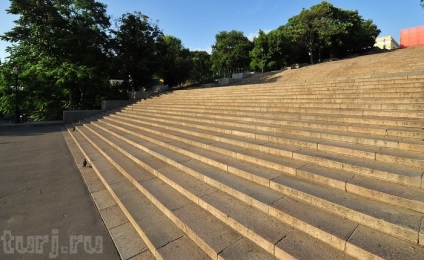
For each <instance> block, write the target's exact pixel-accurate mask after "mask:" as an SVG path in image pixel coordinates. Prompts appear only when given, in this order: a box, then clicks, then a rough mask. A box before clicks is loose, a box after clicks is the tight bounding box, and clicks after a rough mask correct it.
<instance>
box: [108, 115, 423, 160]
mask: <svg viewBox="0 0 424 260" xmlns="http://www.w3.org/2000/svg"><path fill="white" fill-rule="evenodd" d="M112 118H116V119H117V120H123V121H125V120H126V121H129V122H130V123H131V122H134V123H138V122H140V123H145V124H149V125H151V126H156V127H163V128H165V129H168V130H173V131H183V132H187V131H193V130H194V131H196V132H199V131H200V132H202V130H207V131H211V130H212V131H214V130H216V129H218V130H217V131H218V133H219V134H220V135H221V137H222V134H224V135H228V138H227V139H226V140H227V141H228V142H231V141H232V139H234V135H240V136H242V137H243V136H245V137H249V135H248V134H245V135H243V134H241V133H242V132H245V133H249V132H251V131H249V130H247V131H242V130H240V129H236V130H237V131H238V132H235V131H231V130H228V131H225V129H222V128H217V127H209V128H205V127H204V126H199V124H198V123H196V122H190V121H188V122H187V121H186V122H184V121H185V120H184V119H183V118H179V119H180V120H178V118H176V120H178V121H174V120H173V119H170V118H172V117H167V118H161V116H159V115H157V116H155V117H151V116H145V117H143V116H139V115H133V114H130V115H129V114H128V113H126V114H117V115H111V116H110V117H109V119H112ZM187 128H190V129H189V130H187ZM265 128H266V129H268V130H269V129H270V128H269V127H268V128H267V126H265ZM329 128H330V129H331V127H329ZM195 129H196V130H195ZM254 133H258V134H260V133H261V132H258V130H256V131H255V132H254ZM269 135H270V134H269ZM271 136H272V135H271ZM356 136H357V135H356ZM205 137H207V138H212V139H214V138H215V135H214V134H206V136H205ZM250 137H251V139H255V138H254V137H255V136H254V135H253V137H252V136H250ZM284 138H286V140H285V141H283V140H282V139H284ZM369 138H370V137H369V136H367V139H366V140H370V139H369ZM378 138H379V139H381V138H380V137H378ZM256 139H257V138H256ZM278 140H279V143H281V144H283V143H284V144H286V145H293V146H294V148H296V147H297V148H299V147H300V148H310V149H314V150H322V151H327V152H330V153H340V154H345V155H349V156H354V157H360V158H365V159H371V160H376V161H381V162H384V163H387V162H390V160H391V159H393V158H395V157H396V163H399V164H402V165H405V166H411V167H418V168H420V167H422V166H423V159H424V155H420V154H416V153H410V152H405V151H400V150H398V149H396V148H399V147H400V146H399V141H398V139H393V138H385V139H384V140H381V142H386V143H387V142H389V141H390V142H391V146H392V148H393V149H392V150H389V149H387V148H381V144H378V143H377V144H378V145H377V146H376V145H374V146H369V145H370V142H368V143H365V145H368V146H363V145H358V141H356V143H355V142H353V143H352V144H349V143H345V142H342V141H344V140H340V141H339V142H334V141H325V140H321V139H316V138H314V137H310V138H301V137H298V135H293V136H290V135H287V134H279V135H278ZM377 140H378V139H377ZM271 141H272V140H271ZM266 142H269V140H268V141H266ZM363 142H365V141H363ZM376 142H377V141H376V140H374V141H373V142H371V144H374V143H376ZM403 142H406V141H405V140H403V141H402V145H403ZM409 143H410V142H409ZM259 149H261V148H259ZM277 154H279V153H278V152H277ZM377 154H378V155H379V156H377ZM390 155H391V156H390ZM288 156H292V154H289V155H288Z"/></svg>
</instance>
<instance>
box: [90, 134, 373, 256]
mask: <svg viewBox="0 0 424 260" xmlns="http://www.w3.org/2000/svg"><path fill="white" fill-rule="evenodd" d="M88 129H89V130H90V131H91V132H92V133H93V134H95V135H96V136H97V137H98V138H100V139H102V140H103V141H104V142H106V143H108V144H109V145H111V146H113V147H114V148H115V149H116V150H118V151H119V152H120V153H122V154H123V155H124V156H126V157H127V158H128V159H130V160H132V161H133V162H135V163H136V164H137V165H139V166H140V167H142V168H143V169H146V170H147V171H149V172H150V173H152V174H153V175H155V176H156V177H158V178H159V179H161V180H162V181H163V182H165V183H166V184H167V185H169V186H170V187H172V188H174V189H175V190H177V191H178V192H180V193H181V194H183V195H184V196H185V197H186V198H188V199H189V200H190V201H192V202H193V203H195V204H197V205H198V206H200V207H201V208H203V209H205V210H206V211H208V212H210V213H211V214H212V215H214V216H215V217H217V218H218V219H219V220H221V221H223V222H224V223H225V224H227V225H229V226H230V227H232V228H233V229H235V230H238V231H239V232H241V234H242V235H244V236H246V237H247V238H249V240H251V241H253V242H254V243H257V244H258V245H259V246H261V242H264V244H265V245H266V246H261V247H262V248H264V249H265V250H267V251H268V252H270V253H274V254H275V249H274V252H272V251H270V250H269V247H270V245H269V243H268V242H266V240H265V239H264V238H261V237H259V238H258V237H257V235H256V233H255V232H254V231H252V230H248V229H247V228H246V227H244V226H243V225H242V224H240V223H236V222H235V221H231V220H230V219H228V216H227V215H226V214H225V213H223V212H222V211H220V210H219V209H218V208H216V207H214V206H213V205H210V204H209V203H208V202H206V201H205V200H203V199H202V198H201V197H198V196H196V195H195V194H193V193H191V192H190V191H189V190H187V189H186V188H184V187H183V186H181V185H179V184H177V183H175V182H174V181H173V180H171V179H169V178H168V177H166V176H165V175H163V174H162V173H161V172H160V169H158V170H155V169H153V168H151V167H150V166H149V165H147V164H145V163H144V162H143V161H141V160H139V159H137V158H135V157H134V156H133V155H132V154H130V153H128V152H126V151H125V150H124V149H123V148H121V147H119V146H117V145H115V144H113V143H112V142H111V141H109V140H108V139H107V138H105V137H103V136H102V135H101V134H99V133H97V132H95V130H93V129H90V128H88ZM153 153H154V152H153ZM109 158H110V157H109V156H108V158H107V159H108V160H109V161H110V162H111V163H112V164H113V165H114V166H115V167H117V168H118V167H119V168H120V169H122V168H121V167H120V166H119V164H118V163H116V162H115V161H114V160H113V159H112V158H110V159H109ZM157 158H159V157H157ZM167 161H168V162H167V163H169V160H167ZM115 164H116V165H115ZM171 166H172V167H175V166H174V165H171ZM181 168H184V167H181ZM177 169H179V168H177ZM185 170H188V174H190V175H191V176H192V177H194V178H196V179H198V180H200V181H202V182H204V183H206V184H207V185H211V186H212V187H215V188H217V189H218V190H221V191H223V192H225V193H227V194H228V195H230V196H232V197H234V198H235V199H237V200H240V201H241V202H242V203H248V202H251V201H255V202H256V205H255V204H253V205H252V204H249V205H251V206H253V207H254V208H256V209H258V210H260V211H262V212H263V213H266V214H268V215H269V216H271V217H275V218H277V219H278V220H280V221H282V222H283V223H286V224H288V225H290V226H292V227H294V228H295V229H296V230H299V231H300V232H303V233H306V234H307V235H309V236H311V237H314V238H315V239H318V240H320V241H322V242H323V243H326V244H328V245H330V246H332V247H333V248H335V249H337V250H340V251H342V252H345V253H346V254H348V255H351V256H353V257H358V256H362V255H368V256H370V257H372V258H379V257H378V256H377V255H374V254H372V253H370V252H368V251H366V250H364V249H362V248H360V247H358V246H356V245H353V244H350V242H349V238H348V239H347V240H342V239H340V238H338V237H336V236H334V235H332V234H330V233H327V232H325V231H323V230H321V229H319V228H317V227H314V226H312V225H311V224H308V223H306V222H304V221H302V220H300V219H297V218H295V217H292V216H290V215H289V214H285V213H283V212H281V211H280V210H279V209H277V208H274V207H272V205H265V204H263V203H262V202H260V201H257V200H256V199H254V198H252V197H249V198H246V199H245V200H243V199H240V198H241V197H246V196H248V195H245V194H243V193H241V192H239V191H237V190H234V189H233V188H231V187H229V186H226V185H224V186H223V184H220V183H218V182H217V181H215V180H213V179H210V178H207V177H200V176H203V175H202V174H201V173H198V172H197V173H194V172H193V170H191V169H190V170H189V169H188V168H187V169H185ZM120 171H121V170H120ZM121 172H122V174H123V175H124V176H125V177H126V178H128V179H130V181H131V182H132V183H133V184H134V185H136V186H139V185H140V184H139V183H138V182H137V181H136V180H135V179H134V178H133V177H132V176H131V175H130V174H129V173H127V172H126V171H125V170H123V169H122V171H121ZM141 189H144V188H141ZM146 196H147V195H146ZM153 203H154V202H153ZM258 204H263V205H261V206H258ZM155 205H156V204H155ZM294 223H295V224H296V225H301V226H302V227H303V228H307V229H308V231H306V230H303V229H299V228H297V227H296V226H295V225H294ZM352 234H353V233H352ZM325 239H328V241H326V240H325ZM262 240H263V241H262ZM335 242H336V243H335ZM352 248H355V250H350V249H352ZM286 254H287V253H286Z"/></svg>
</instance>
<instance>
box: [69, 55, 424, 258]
mask: <svg viewBox="0 0 424 260" xmlns="http://www.w3.org/2000/svg"><path fill="white" fill-rule="evenodd" d="M404 52H405V53H406V51H404ZM390 55H392V57H394V58H392V59H394V61H396V62H399V58H398V57H397V56H396V55H397V54H396V55H395V52H394V53H393V54H387V59H390V57H391V56H390ZM404 56H405V55H404ZM411 57H414V55H411ZM344 62H345V61H344ZM351 62H357V60H356V59H352V61H351ZM404 62H405V64H406V63H408V62H411V61H410V60H409V61H408V59H405V61H404ZM322 66H323V65H320V66H317V68H318V67H320V69H322V68H321V67H322ZM329 66H330V65H329ZM331 66H334V63H331ZM313 67H314V66H311V67H310V68H308V70H309V71H311V70H312V69H313ZM404 67H406V66H404ZM411 68H414V67H413V66H411ZM301 70H302V69H300V70H299V72H298V73H301ZM289 73H294V72H289ZM357 73H358V74H359V75H361V74H362V76H354V75H348V77H336V76H335V77H334V78H332V77H326V78H320V79H315V80H314V79H310V80H302V81H300V80H298V79H292V80H284V74H282V75H281V77H280V78H279V79H278V80H276V81H274V82H268V83H263V84H247V85H239V86H229V87H221V88H207V89H191V90H179V91H174V92H172V93H168V94H165V95H162V96H160V97H156V98H151V99H147V100H141V101H140V102H137V103H135V104H133V105H130V106H128V107H125V108H123V109H120V110H114V111H111V112H108V113H106V114H103V115H99V116H97V117H93V118H89V119H87V120H85V121H81V122H79V123H76V124H74V125H68V126H67V130H68V131H67V133H65V137H66V138H67V141H68V144H69V147H70V148H71V151H73V153H74V156H75V158H76V160H77V161H78V162H82V159H83V158H86V159H87V160H88V161H89V166H90V167H92V168H81V171H82V174H83V177H84V179H85V180H86V183H87V186H88V189H89V190H90V192H91V194H92V197H93V199H94V201H95V202H96V205H97V206H98V208H99V211H100V213H101V215H102V217H103V219H104V221H105V224H106V226H107V227H108V228H109V232H110V234H111V236H112V238H113V239H114V241H115V244H116V246H117V248H118V251H119V252H120V255H121V257H122V258H123V259H151V258H152V259H153V258H159V259H209V258H212V259H275V258H277V259H292V258H297V259H351V258H352V259H355V258H357V259H424V181H423V175H424V152H423V151H424V67H423V68H421V69H420V67H416V68H415V69H412V70H410V71H400V72H398V73H396V74H393V73H387V74H384V75H382V74H379V75H378V76H376V75H374V76H372V75H371V74H367V70H366V68H365V69H363V70H362V71H360V70H359V69H358V71H357ZM74 127H75V130H73V128H74Z"/></svg>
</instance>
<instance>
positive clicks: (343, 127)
mask: <svg viewBox="0 0 424 260" xmlns="http://www.w3.org/2000/svg"><path fill="white" fill-rule="evenodd" d="M148 111H155V110H144V112H148ZM140 114H141V113H137V110H126V111H119V112H116V113H115V114H110V116H111V117H113V116H124V115H129V116H130V117H131V118H137V117H138V118H146V116H144V115H143V114H141V115H140ZM149 119H150V120H154V121H160V122H165V121H171V122H175V121H176V120H177V119H179V120H177V122H179V123H181V122H183V120H186V121H188V123H189V124H193V123H196V122H201V123H205V124H208V125H219V126H227V127H239V128H243V129H249V130H255V131H272V132H276V131H278V130H280V129H282V128H289V129H290V130H296V129H300V130H304V131H308V132H313V133H323V130H329V131H330V132H331V133H333V134H338V135H341V134H342V133H346V132H347V133H348V134H360V135H368V134H370V132H372V134H373V135H375V137H380V138H381V137H382V138H401V139H407V140H408V139H409V140H412V141H422V140H424V130H422V129H416V128H405V127H389V126H387V127H381V126H380V127H379V128H377V127H375V126H374V125H361V124H348V123H343V122H338V123H332V122H331V121H330V122H324V121H319V122H316V121H315V122H312V123H310V124H308V121H303V120H285V119H281V120H278V122H280V124H278V123H276V121H277V120H273V119H270V118H269V119H267V118H257V117H253V116H250V117H244V120H238V119H237V118H236V117H235V116H229V114H210V113H208V114H202V113H197V112H196V113H190V114H188V113H187V114H184V113H182V112H174V111H173V112H164V113H157V114H156V115H155V117H154V118H150V117H149ZM246 119H249V120H246ZM325 126H331V127H327V128H325ZM423 126H424V122H423ZM262 129H265V130H262ZM363 129H365V130H363ZM361 130H363V131H361ZM372 130H374V131H372ZM402 132H407V133H408V134H405V135H402ZM348 134H347V136H348Z"/></svg>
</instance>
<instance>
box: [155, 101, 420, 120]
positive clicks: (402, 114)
mask: <svg viewBox="0 0 424 260" xmlns="http://www.w3.org/2000/svg"><path fill="white" fill-rule="evenodd" d="M150 107H154V108H159V109H165V108H169V107H170V106H169V105H165V104H157V105H155V106H152V105H151V106H150ZM172 107H174V108H179V109H184V110H186V111H187V110H192V109H200V110H209V111H210V110H214V111H222V110H227V111H234V110H236V111H243V112H266V113H303V114H304V113H306V114H312V113H313V114H322V115H338V116H339V115H340V116H361V117H385V118H391V117H393V118H405V119H406V118H414V119H422V118H424V111H423V110H417V111H409V110H406V111H403V110H366V109H330V108H304V107H268V106H253V105H249V106H229V105H225V106H224V105H210V104H204V105H196V104H187V105H172Z"/></svg>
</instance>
